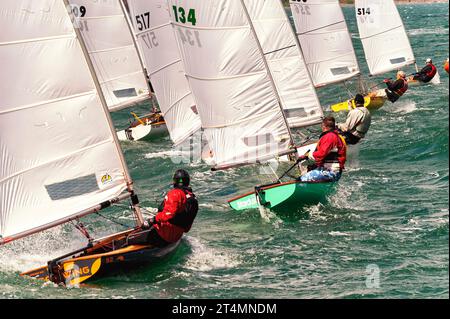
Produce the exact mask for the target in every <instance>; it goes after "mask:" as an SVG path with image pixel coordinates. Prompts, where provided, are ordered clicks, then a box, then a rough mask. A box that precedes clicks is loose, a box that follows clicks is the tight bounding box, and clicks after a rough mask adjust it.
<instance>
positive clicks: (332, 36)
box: [290, 0, 360, 87]
mask: <svg viewBox="0 0 450 319" xmlns="http://www.w3.org/2000/svg"><path fill="white" fill-rule="evenodd" d="M290 6H291V9H292V15H293V18H294V23H295V27H296V30H297V31H296V32H297V37H298V40H299V42H300V45H301V48H302V51H303V55H304V57H305V61H306V64H307V65H308V69H309V71H310V73H311V77H312V79H313V81H314V85H315V86H316V87H322V86H326V85H330V84H333V83H339V82H344V81H346V80H349V79H351V78H353V77H355V76H357V75H359V74H360V69H359V65H358V61H357V58H356V54H355V51H354V49H353V43H352V39H351V37H350V33H349V31H348V28H347V24H346V22H345V18H344V14H343V12H342V9H341V7H340V4H339V1H338V0H309V1H307V2H304V3H302V2H298V1H290Z"/></svg>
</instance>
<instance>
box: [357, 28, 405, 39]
mask: <svg viewBox="0 0 450 319" xmlns="http://www.w3.org/2000/svg"><path fill="white" fill-rule="evenodd" d="M398 28H403V25H399V26H397V27H394V28H391V29H388V30H384V31H381V32H378V33H375V34H372V35H370V36H368V37H364V38H360V39H361V40H366V39H370V38H373V37H376V36H377V35H380V34H383V33H386V32H389V31H392V30H395V29H398Z"/></svg>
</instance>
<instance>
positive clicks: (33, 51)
mask: <svg viewBox="0 0 450 319" xmlns="http://www.w3.org/2000/svg"><path fill="white" fill-rule="evenodd" d="M0 29H1V30H2V32H1V33H0V61H2V72H1V74H0V77H1V79H0V92H1V100H0V163H1V165H0V244H1V243H3V242H6V241H9V240H12V239H15V237H18V236H21V235H23V233H24V232H31V231H33V230H36V229H38V228H45V227H46V225H47V226H48V225H49V224H51V223H58V222H59V223H63V222H65V221H67V220H68V219H69V218H70V217H73V216H75V215H77V214H79V213H80V212H82V211H84V210H86V209H89V208H91V207H94V206H96V205H98V204H99V203H103V202H105V201H107V200H109V199H112V198H115V197H117V196H119V195H120V194H121V193H122V191H124V190H125V189H126V188H127V182H126V179H127V178H126V176H127V174H126V172H127V170H126V167H125V166H124V165H125V164H123V163H122V160H121V153H120V151H119V147H118V146H117V145H116V144H115V141H114V138H113V130H112V128H111V127H110V125H109V124H108V116H109V114H107V110H106V108H105V107H103V106H102V104H101V102H100V98H99V96H98V94H97V91H96V89H95V85H94V82H93V80H92V77H91V73H90V72H89V69H88V66H87V63H86V60H85V59H84V57H83V53H82V50H81V47H80V44H79V42H78V40H77V38H76V35H75V33H74V29H73V26H72V23H71V20H70V18H69V15H68V12H67V9H66V7H65V6H64V4H63V1H61V0H2V2H1V10H0Z"/></svg>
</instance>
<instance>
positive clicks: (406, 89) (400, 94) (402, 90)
mask: <svg viewBox="0 0 450 319" xmlns="http://www.w3.org/2000/svg"><path fill="white" fill-rule="evenodd" d="M402 80H403V86H402V87H401V88H400V89H398V90H395V91H394V93H395V94H397V95H398V96H399V97H400V96H402V95H403V94H405V93H406V91H408V81H407V80H406V79H403V78H402Z"/></svg>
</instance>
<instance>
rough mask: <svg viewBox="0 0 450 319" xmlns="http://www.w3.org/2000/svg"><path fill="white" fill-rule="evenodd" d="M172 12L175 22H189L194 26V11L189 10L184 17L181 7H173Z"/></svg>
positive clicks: (184, 11) (184, 10)
mask: <svg viewBox="0 0 450 319" xmlns="http://www.w3.org/2000/svg"><path fill="white" fill-rule="evenodd" d="M172 8H173V12H174V14H175V21H176V22H181V23H183V24H185V23H188V22H190V23H191V24H192V25H194V26H195V24H196V23H197V18H196V17H195V9H190V10H189V12H188V14H187V16H186V9H184V8H182V7H177V6H173V7H172Z"/></svg>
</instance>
